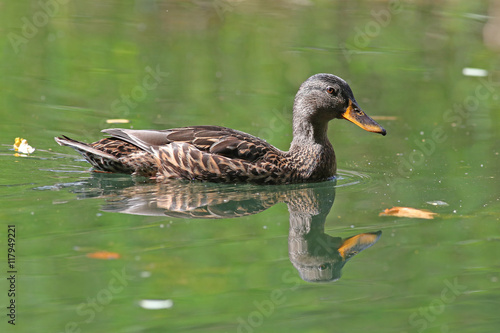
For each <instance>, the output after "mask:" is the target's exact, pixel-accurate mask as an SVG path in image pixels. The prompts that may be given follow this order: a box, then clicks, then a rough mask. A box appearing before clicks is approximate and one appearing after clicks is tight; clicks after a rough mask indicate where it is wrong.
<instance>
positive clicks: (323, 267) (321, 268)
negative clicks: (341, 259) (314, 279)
mask: <svg viewBox="0 0 500 333" xmlns="http://www.w3.org/2000/svg"><path fill="white" fill-rule="evenodd" d="M328 267H330V265H329V264H322V265H319V266H318V268H319V270H320V271H324V270H325V269H327V268H328Z"/></svg>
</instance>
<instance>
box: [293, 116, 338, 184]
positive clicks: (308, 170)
mask: <svg viewBox="0 0 500 333" xmlns="http://www.w3.org/2000/svg"><path fill="white" fill-rule="evenodd" d="M294 111H295V110H294ZM300 111H302V112H294V115H293V140H292V144H291V145H290V150H289V151H288V156H289V157H290V158H292V160H297V161H300V168H298V172H299V174H300V177H302V178H303V179H307V180H322V179H327V178H330V177H332V176H334V175H335V173H336V170H337V165H336V162H335V152H334V151H333V147H332V144H331V143H330V141H329V140H328V135H327V130H328V120H327V119H325V120H323V119H314V118H313V119H311V117H310V115H311V114H313V113H312V112H311V113H309V112H303V111H304V110H300Z"/></svg>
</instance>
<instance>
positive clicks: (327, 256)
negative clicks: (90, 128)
mask: <svg viewBox="0 0 500 333" xmlns="http://www.w3.org/2000/svg"><path fill="white" fill-rule="evenodd" d="M126 179H127V180H124V178H121V181H117V178H116V177H110V176H109V175H98V174H97V175H94V176H93V178H91V179H90V180H89V184H87V187H86V190H85V191H81V192H80V195H89V193H92V196H101V197H106V201H107V204H106V205H105V206H104V207H103V210H104V211H108V212H119V213H125V214H136V215H149V216H171V217H177V218H202V219H220V218H234V217H240V216H246V215H251V214H256V213H259V212H262V211H263V210H265V209H267V208H269V207H271V206H273V205H275V204H276V203H279V202H284V203H286V204H287V205H288V211H289V213H290V228H289V233H288V254H289V258H290V261H291V262H292V264H293V266H294V267H295V268H296V269H297V270H298V272H299V274H300V277H301V278H302V279H303V280H305V281H309V282H327V281H335V280H337V279H339V278H340V276H341V270H342V267H343V266H344V265H345V263H346V262H347V261H348V260H349V259H351V258H352V257H353V256H355V255H356V254H358V253H359V252H361V251H363V250H364V249H366V248H369V247H370V246H372V245H373V244H375V243H376V242H377V240H378V239H379V238H380V235H381V231H376V232H370V233H362V234H358V235H355V236H352V237H349V238H346V239H342V238H341V237H332V236H330V235H328V234H325V221H326V217H327V215H328V214H329V212H330V209H331V207H332V205H333V202H334V199H335V186H334V185H335V183H334V182H323V183H317V184H300V185H283V186H254V185H225V184H212V183H201V182H185V181H171V182H169V183H168V184H156V183H155V184H140V185H137V184H134V183H133V181H132V179H131V178H126ZM88 185H90V188H92V189H93V191H89V187H88Z"/></svg>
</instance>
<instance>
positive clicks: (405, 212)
mask: <svg viewBox="0 0 500 333" xmlns="http://www.w3.org/2000/svg"><path fill="white" fill-rule="evenodd" d="M435 215H438V214H437V213H433V212H431V211H428V210H426V209H416V208H411V207H392V208H387V209H386V210H384V211H383V212H382V213H380V214H378V216H398V217H410V218H417V219H428V220H431V219H433V218H434V216H435Z"/></svg>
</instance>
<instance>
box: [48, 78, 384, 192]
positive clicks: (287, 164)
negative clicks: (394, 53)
mask: <svg viewBox="0 0 500 333" xmlns="http://www.w3.org/2000/svg"><path fill="white" fill-rule="evenodd" d="M333 118H345V119H348V120H350V121H352V122H354V123H355V124H357V125H358V126H360V127H362V128H364V129H366V130H368V131H372V132H377V133H381V134H383V135H385V130H384V129H383V128H382V127H381V126H380V125H378V124H377V123H376V122H375V121H373V120H372V119H371V118H369V117H368V116H367V115H366V114H364V113H363V111H361V109H359V107H358V106H357V104H356V101H355V99H354V97H353V96H352V92H351V89H350V88H349V86H348V85H347V83H346V82H345V81H343V80H342V79H340V78H338V77H336V76H334V75H331V74H316V75H314V76H312V77H310V78H309V79H308V80H307V81H305V82H304V83H303V84H302V86H301V87H300V89H299V92H298V93H297V95H296V97H295V103H294V110H293V141H292V144H291V146H290V150H289V151H287V152H285V151H281V150H279V149H278V148H276V147H274V146H272V145H270V144H269V143H267V142H266V141H265V140H262V139H260V138H257V137H255V136H253V135H250V134H247V133H244V132H240V131H237V130H233V129H229V128H225V127H219V126H193V127H182V128H174V129H169V130H161V131H154V130H129V129H119V128H114V129H106V130H103V132H104V133H107V134H109V135H110V136H111V137H109V138H105V139H102V140H100V141H97V142H94V143H92V144H85V143H82V142H79V141H75V140H72V139H69V138H67V137H63V138H55V140H56V141H57V143H59V144H60V145H65V146H70V147H72V148H74V149H75V150H77V151H78V152H79V153H80V154H82V155H83V156H84V157H85V159H86V160H87V161H88V162H89V163H91V164H92V166H93V167H94V168H95V169H96V170H99V171H105V172H123V173H131V174H136V175H143V176H150V177H157V178H158V179H162V178H181V179H188V180H203V181H212V182H251V183H260V184H285V183H299V182H314V181H322V180H326V179H328V178H331V177H333V176H334V175H335V173H336V169H337V167H336V160H335V153H334V150H333V147H332V145H331V143H330V141H329V140H328V137H327V127H328V121H329V120H331V119H333Z"/></svg>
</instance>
